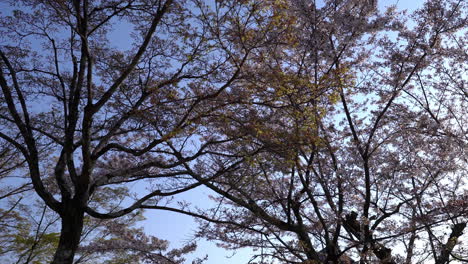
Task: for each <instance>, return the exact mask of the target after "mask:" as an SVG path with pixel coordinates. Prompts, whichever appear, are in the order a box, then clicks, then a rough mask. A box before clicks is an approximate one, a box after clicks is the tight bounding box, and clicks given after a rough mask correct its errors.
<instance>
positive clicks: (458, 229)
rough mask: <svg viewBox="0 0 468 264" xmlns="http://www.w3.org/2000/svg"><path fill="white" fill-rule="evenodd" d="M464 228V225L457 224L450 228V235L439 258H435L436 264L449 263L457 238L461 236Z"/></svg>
mask: <svg viewBox="0 0 468 264" xmlns="http://www.w3.org/2000/svg"><path fill="white" fill-rule="evenodd" d="M465 227H466V223H459V224H456V225H454V226H453V227H452V233H451V234H450V237H449V238H448V240H447V243H445V245H444V247H443V248H442V252H440V256H439V257H438V258H437V261H436V264H446V263H449V260H450V254H451V253H452V250H453V248H454V247H455V245H456V244H457V242H458V238H459V237H460V236H461V235H462V234H463V230H464V229H465Z"/></svg>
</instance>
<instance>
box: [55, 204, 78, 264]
mask: <svg viewBox="0 0 468 264" xmlns="http://www.w3.org/2000/svg"><path fill="white" fill-rule="evenodd" d="M63 205H64V206H63V212H62V213H61V215H60V217H61V218H62V229H61V231H60V240H59V244H58V247H57V250H56V251H55V255H54V260H53V261H52V264H72V263H73V258H74V256H75V252H76V249H77V248H78V245H79V244H80V237H81V231H82V230H83V218H84V210H82V209H81V208H80V206H78V203H77V202H75V201H73V200H70V201H69V202H65V203H64V204H63Z"/></svg>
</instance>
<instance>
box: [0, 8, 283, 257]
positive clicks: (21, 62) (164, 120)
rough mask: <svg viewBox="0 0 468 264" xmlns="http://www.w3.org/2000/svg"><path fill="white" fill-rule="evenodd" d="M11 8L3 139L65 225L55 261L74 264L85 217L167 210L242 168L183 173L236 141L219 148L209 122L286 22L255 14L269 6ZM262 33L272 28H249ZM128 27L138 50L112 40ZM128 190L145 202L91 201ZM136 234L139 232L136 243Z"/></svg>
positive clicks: (155, 246)
mask: <svg viewBox="0 0 468 264" xmlns="http://www.w3.org/2000/svg"><path fill="white" fill-rule="evenodd" d="M13 4H16V5H18V10H14V11H12V12H11V14H8V13H7V14H2V17H1V18H0V25H1V26H0V32H1V39H2V41H1V43H2V44H1V46H0V87H1V90H2V92H1V94H0V102H1V108H0V111H1V112H0V126H1V129H0V130H1V132H0V138H1V139H2V140H3V141H5V142H8V144H10V145H11V146H13V147H14V153H15V155H17V154H19V155H20V160H22V161H24V163H25V167H26V169H25V170H23V171H22V173H23V175H28V178H29V179H30V182H27V183H32V186H33V188H34V191H35V192H36V193H37V195H38V196H39V197H40V199H41V200H42V201H43V202H44V203H45V204H46V205H47V207H48V208H50V209H51V210H52V211H54V212H55V213H56V214H58V215H59V216H60V225H61V228H60V234H59V240H58V245H57V249H56V251H55V254H54V257H53V261H52V263H72V262H73V259H74V256H75V254H76V252H77V250H78V249H79V245H80V241H81V239H82V238H83V237H82V236H83V235H84V234H85V231H84V230H83V228H84V226H85V223H84V221H85V219H87V217H91V218H95V219H114V218H119V217H124V216H125V215H128V214H131V213H132V214H133V213H135V212H134V211H135V210H138V209H139V208H143V207H145V206H146V207H148V206H155V205H159V204H164V203H165V201H164V200H165V199H166V197H172V196H174V195H176V194H179V193H182V192H185V191H187V190H190V189H193V188H195V187H197V186H200V185H202V184H204V183H206V182H207V181H209V180H211V179H213V178H216V177H218V176H219V175H222V174H223V173H225V172H226V171H230V170H231V169H232V168H234V167H235V166H237V164H239V163H240V162H242V160H243V157H242V156H236V157H232V156H231V159H229V160H227V161H226V162H225V163H224V164H223V166H222V167H219V168H218V169H217V170H207V171H205V172H203V175H201V176H197V177H196V178H193V176H192V175H191V174H190V173H189V171H187V169H186V167H185V165H187V164H189V165H190V166H191V165H193V163H194V162H195V161H196V160H204V161H208V160H214V159H216V158H215V157H223V156H225V155H230V154H229V153H227V154H224V153H222V152H216V151H212V149H214V146H216V145H220V144H225V143H226V142H230V141H232V140H234V139H236V138H238V137H239V136H233V137H232V138H223V139H221V140H219V139H216V138H214V137H211V131H210V130H209V129H210V128H209V126H207V125H206V123H207V122H208V120H209V118H208V117H210V116H211V115H212V113H214V112H216V111H218V110H220V109H222V108H223V107H225V105H226V104H229V103H230V101H229V100H226V99H223V98H224V96H225V93H226V91H228V90H229V87H230V86H231V85H232V84H233V83H235V82H236V81H237V79H239V76H240V75H241V73H242V69H243V67H244V64H245V63H246V61H247V60H249V58H250V54H251V53H252V52H253V50H255V49H258V48H260V47H263V46H265V45H271V44H272V43H271V42H272V40H274V38H272V37H266V36H267V34H268V33H269V32H273V33H274V32H275V30H274V29H275V27H278V25H279V24H278V23H277V21H276V22H275V23H269V22H268V21H267V20H268V19H270V18H269V17H263V18H261V17H259V16H258V15H255V14H258V13H259V12H268V9H264V7H265V6H266V5H267V4H270V3H267V2H265V4H262V2H259V3H257V4H252V3H244V2H241V1H222V2H215V3H212V4H210V5H207V4H206V3H205V2H204V1H198V0H193V1H184V0H181V1H176V0H166V1H163V0H120V1H88V0H81V1H80V0H74V1H59V0H56V1H55V0H54V1H41V0H24V1H15V2H14V3H13ZM265 10H267V11H265ZM271 19H273V18H271ZM258 25H265V27H264V29H263V30H257V31H254V30H248V29H249V28H250V29H252V28H257V29H258V28H259V26H258ZM122 29H129V31H130V32H131V34H130V33H129V34H128V38H130V37H132V38H133V39H134V44H133V45H131V46H129V47H120V48H118V47H116V46H118V45H117V44H118V43H116V42H117V41H119V40H117V39H115V38H111V37H110V36H111V35H112V34H113V33H114V32H118V33H121V31H122ZM278 32H279V31H278ZM273 33H272V34H273ZM278 34H279V33H278ZM121 38H122V39H123V37H121ZM120 40H121V39H120ZM234 40H236V41H237V42H234ZM243 42H244V44H243ZM247 42H248V45H247ZM246 155H250V154H249V153H246ZM208 156H209V157H210V158H209V159H208V158H206V157H208ZM127 184H133V186H135V185H136V188H139V189H138V194H141V193H143V192H144V191H145V192H146V193H144V194H143V195H133V194H132V192H135V190H132V191H130V192H129V195H128V196H126V198H125V199H124V200H122V201H111V202H120V204H118V205H119V206H116V205H115V204H113V203H110V204H102V203H98V202H96V201H99V199H102V196H103V195H104V193H105V192H104V190H105V188H111V189H116V190H117V189H118V188H122V186H126V185H127ZM104 205H105V206H104ZM112 230H114V229H109V230H108V231H109V232H110V233H111V234H114V235H115V232H114V231H112ZM113 232H114V233H113ZM139 232H140V231H138V230H134V234H133V235H135V236H137V237H140V238H141V234H140V233H139ZM137 237H133V238H132V239H133V240H131V241H136V240H138V239H137ZM151 241H153V240H151ZM151 241H150V242H149V243H146V244H145V243H140V244H139V245H140V246H141V250H142V251H141V252H143V251H145V250H148V251H153V250H159V251H163V250H165V248H166V246H165V245H164V243H160V241H159V242H158V241H156V240H154V241H156V242H154V241H153V242H154V243H153V242H151ZM104 242H105V241H103V243H104ZM105 243H107V242H105ZM105 243H104V244H105ZM128 243H130V241H128ZM135 245H136V244H135ZM135 245H131V246H130V245H127V246H124V247H126V249H128V248H129V247H136V246H135ZM84 249H85V248H83V250H84ZM190 249H193V247H191V248H185V249H183V250H181V251H178V252H172V253H169V254H170V255H172V256H173V257H178V256H180V254H182V253H185V252H187V251H189V250H190ZM87 250H89V247H88V249H87ZM116 250H121V249H116ZM133 250H136V251H138V249H137V248H133ZM82 252H85V251H82ZM122 252H123V251H122ZM148 254H149V253H148ZM150 255H151V254H150ZM150 255H148V256H150ZM148 256H146V257H148ZM150 257H151V258H155V255H151V256H150ZM142 261H143V260H142ZM153 261H156V260H154V259H153ZM158 261H159V260H158ZM179 262H180V261H179Z"/></svg>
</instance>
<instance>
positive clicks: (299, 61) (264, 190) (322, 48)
mask: <svg viewBox="0 0 468 264" xmlns="http://www.w3.org/2000/svg"><path fill="white" fill-rule="evenodd" d="M284 4H285V5H286V6H285V8H284V9H283V11H282V12H283V15H284V16H285V17H288V18H290V20H292V21H294V22H293V26H292V27H291V28H290V30H293V31H294V34H292V35H293V36H295V37H296V40H295V41H293V45H291V44H289V43H286V44H285V45H276V46H269V47H266V48H265V49H262V50H260V51H259V52H258V53H256V55H257V57H256V58H257V59H256V60H255V63H251V64H250V63H249V64H248V66H247V67H249V69H250V72H251V74H250V75H245V76H243V79H242V81H239V82H236V83H235V84H233V89H232V90H233V91H236V92H233V93H232V96H233V97H236V98H237V102H238V104H237V105H236V106H232V107H231V111H230V112H229V113H228V114H227V116H226V112H224V118H223V119H220V120H219V121H218V122H213V130H214V131H216V132H217V133H218V135H219V136H220V137H230V136H231V135H233V134H247V135H248V136H246V137H242V138H240V139H238V140H236V141H235V142H232V143H231V144H228V145H226V146H223V147H226V149H224V150H225V151H230V152H231V153H232V155H233V156H234V155H241V154H242V153H245V152H246V151H248V152H251V151H252V150H258V153H257V155H256V156H255V157H252V158H250V159H248V160H247V162H244V163H242V164H241V165H240V166H239V168H238V169H237V170H235V171H232V172H229V173H225V174H224V175H223V176H222V177H219V178H216V179H215V180H214V181H213V182H208V183H206V186H208V187H209V188H210V189H211V190H213V191H214V192H216V193H217V194H219V196H217V197H215V200H216V201H218V202H219V206H218V207H216V208H214V209H213V210H212V211H210V212H192V214H193V215H197V216H198V217H200V218H202V219H204V220H207V221H208V222H211V224H202V228H201V231H200V235H201V236H204V237H207V238H209V239H213V240H217V241H220V243H221V244H222V245H224V246H225V247H227V248H240V247H253V248H257V249H259V253H258V256H257V257H258V258H257V260H258V263H271V262H273V261H274V260H276V261H279V262H280V263H358V262H359V263H408V264H409V263H431V262H432V263H437V264H439V263H449V262H450V261H452V260H460V261H467V256H466V246H467V245H466V243H467V241H468V240H467V239H466V237H462V234H463V231H464V230H465V228H466V224H467V219H468V218H467V217H468V211H467V208H468V204H467V202H466V201H467V198H468V197H467V195H468V192H467V188H466V186H467V182H466V169H467V156H466V147H467V137H466V135H467V134H466V124H467V122H466V121H467V120H466V118H467V117H468V115H467V110H466V109H468V108H467V105H466V104H467V98H468V97H467V93H466V81H467V79H466V76H467V65H466V61H467V58H468V57H467V50H466V45H465V44H466V37H467V35H466V29H467V28H466V27H467V16H466V15H467V11H468V6H467V3H466V2H464V1H456V0H455V1H427V2H426V3H425V4H424V6H422V7H421V8H420V9H418V10H417V11H415V12H414V13H413V14H411V15H410V16H409V19H405V17H406V15H405V13H404V12H403V13H400V12H398V11H397V10H396V8H395V7H390V8H388V9H387V10H385V11H384V12H380V11H379V10H378V8H377V3H376V1H353V0H349V1H324V3H323V5H319V4H318V3H316V2H315V1H307V0H299V1H291V2H290V3H289V4H288V2H284ZM245 90H248V91H251V92H250V93H249V94H247V95H246V94H245V93H240V92H239V91H245ZM224 162H225V161H224ZM186 166H187V167H189V166H190V165H189V164H186ZM215 168H216V167H215ZM203 170H204V168H203V167H202V169H201V170H200V171H198V170H197V168H193V169H192V174H193V175H197V174H200V173H201V172H202V171H203ZM275 263H276V262H275Z"/></svg>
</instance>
